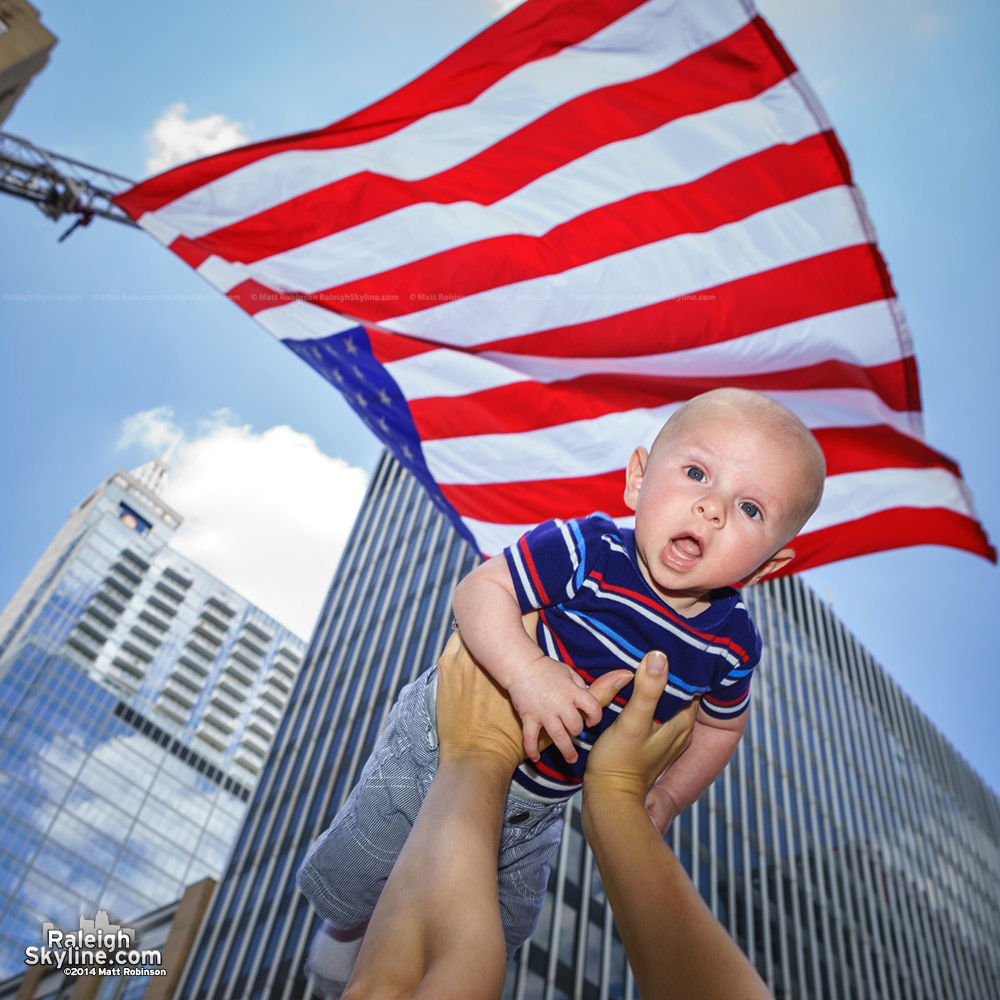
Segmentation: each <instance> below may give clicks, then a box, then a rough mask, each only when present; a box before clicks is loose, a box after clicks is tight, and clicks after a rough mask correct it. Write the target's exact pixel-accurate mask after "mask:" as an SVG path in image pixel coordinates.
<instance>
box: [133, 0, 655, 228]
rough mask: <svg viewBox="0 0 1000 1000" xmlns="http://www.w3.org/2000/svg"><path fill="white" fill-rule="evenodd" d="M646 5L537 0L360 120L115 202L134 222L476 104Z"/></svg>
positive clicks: (209, 162) (172, 175) (218, 162)
mask: <svg viewBox="0 0 1000 1000" xmlns="http://www.w3.org/2000/svg"><path fill="white" fill-rule="evenodd" d="M642 3H643V0H588V2H587V3H586V4H580V3H578V2H576V0H532V2H531V3H530V4H525V5H523V6H520V7H516V8H515V9H514V10H512V11H511V12H510V13H509V14H507V16H506V17H504V18H502V19H501V20H499V21H497V22H496V23H495V24H492V25H490V26H489V27H488V28H486V29H485V30H484V31H482V32H480V33H479V34H478V35H476V36H475V37H474V38H472V39H470V40H469V41H468V42H466V43H465V44H464V45H463V46H461V48H459V49H456V50H455V51H454V52H453V53H452V54H451V55H450V56H447V57H446V58H444V59H443V60H442V61H441V62H439V63H437V65H435V66H432V67H431V68H430V69H429V70H427V72H426V73H422V74H421V75H420V76H418V77H417V78H416V79H415V80H413V81H411V82H410V83H409V84H407V85H405V86H404V87H402V88H401V89H399V90H397V91H395V92H394V93H392V94H389V95H388V96H387V97H384V98H382V100H380V101H376V102H375V103H374V104H370V105H369V106H368V107H367V108H364V109H363V110H361V111H358V112H357V113H356V114H353V115H350V116H348V117H347V118H342V119H341V120H340V121H338V122H335V123H334V124H333V125H329V126H327V127H326V128H323V129H318V130H316V131H314V132H303V133H301V134H299V135H291V136H286V137H284V138H280V139H271V140H268V141H266V142H257V143H253V144H252V145H250V146H243V147H241V148H239V149H235V150H229V151H227V152H224V153H218V154H216V155H215V156H210V157H206V158H205V159H203V160H196V161H195V162H194V163H187V164H184V165H182V166H180V167H176V168H174V169H173V170H170V171H168V172H167V173H164V174H159V175H158V176H156V177H153V178H150V180H148V181H145V182H144V183H142V184H138V185H136V186H135V187H134V188H132V189H131V190H129V191H127V192H125V193H124V194H122V195H118V196H117V197H116V198H115V199H114V201H115V202H116V203H117V204H118V205H119V206H120V207H121V208H122V209H124V210H125V211H126V212H128V214H129V215H131V216H132V218H133V219H138V218H139V216H140V215H142V214H143V213H145V212H153V211H156V210H157V209H158V208H162V207H163V206H164V205H166V204H168V203H169V202H171V201H173V200H174V199H176V198H178V197H180V196H181V195H183V194H185V193H187V192H188V191H193V190H194V189H196V188H199V187H202V186H203V185H205V184H208V183H210V182H211V181H214V180H216V179H217V178H219V177H223V176H225V175H226V174H229V173H232V172H233V171H234V170H238V169H239V168H240V167H244V166H246V165H247V164H248V163H254V162H256V161H257V160H260V159H263V158H264V157H267V156H272V155H274V154H275V153H281V152H286V151H288V150H303V149H332V148H337V147H342V146H356V145H359V144H361V143H363V142H371V141H373V140H375V139H380V138H382V136H385V135H389V134H391V133H392V132H396V131H399V130H400V129H402V128H405V127H406V126H407V125H409V124H411V123H412V122H414V121H417V120H418V119H420V118H423V117H424V116H425V115H428V114H432V113H433V112H435V111H443V110H444V109H446V108H453V107H458V106H460V105H462V104H468V103H470V102H471V101H473V100H475V99H476V98H477V97H478V96H479V95H480V94H481V93H482V92H483V91H485V90H487V89H488V88H489V87H491V86H493V84H494V83H496V82H497V81H498V80H501V79H503V77H505V76H506V75H507V74H508V73H510V72H511V71H512V70H515V69H517V68H518V67H519V66H523V65H526V64H527V63H530V62H534V61H536V60H538V59H544V58H546V57H548V56H552V55H555V54H556V53H557V52H560V51H561V50H562V49H564V48H568V47H569V46H572V45H576V44H578V43H579V42H581V41H583V40H584V39H586V38H589V37H590V36H591V35H592V34H593V33H594V32H596V31H600V30H601V28H604V27H606V26H607V25H608V24H611V23H612V22H614V21H616V20H618V18H620V17H622V16H623V15H625V14H627V13H629V11H631V10H634V9H635V8H636V7H641V6H642Z"/></svg>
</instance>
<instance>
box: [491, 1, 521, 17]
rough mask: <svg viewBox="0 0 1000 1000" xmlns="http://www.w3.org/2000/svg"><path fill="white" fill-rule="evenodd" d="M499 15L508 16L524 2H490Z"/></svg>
mask: <svg viewBox="0 0 1000 1000" xmlns="http://www.w3.org/2000/svg"><path fill="white" fill-rule="evenodd" d="M490 2H491V4H492V6H493V9H494V10H495V11H496V12H497V14H506V13H507V12H508V11H511V10H513V9H514V8H515V7H520V6H521V4H522V3H524V0H490Z"/></svg>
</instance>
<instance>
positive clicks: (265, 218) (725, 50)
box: [198, 23, 843, 319]
mask: <svg viewBox="0 0 1000 1000" xmlns="http://www.w3.org/2000/svg"><path fill="white" fill-rule="evenodd" d="M762 46H763V43H762V40H761V36H760V32H759V31H758V30H757V27H756V25H755V24H753V23H750V24H747V25H746V26H745V27H744V28H742V29H740V30H739V31H737V32H735V33H734V34H732V35H730V36H729V37H728V38H725V39H723V40H721V41H719V42H717V43H716V44H714V45H711V46H709V47H708V48H706V49H701V50H699V51H697V52H694V53H692V54H691V55H690V56H688V57H687V58H685V59H682V60H680V61H678V62H677V63H674V64H673V65H672V66H668V67H666V68H665V69H663V70H661V71H660V72H658V73H654V74H651V75H650V76H646V77H642V78H640V79H638V80H629V81H626V82H624V83H619V84H615V85H613V86H609V87H602V88H600V89H598V90H595V91H591V92H590V93H587V94H582V95H580V96H579V97H577V98H574V99H573V100H570V101H567V102H566V103H565V104H562V105H560V106H559V107H556V108H554V109H552V110H551V111H549V112H547V113H546V114H544V115H542V116H541V117H540V118H538V119H536V120H535V121H532V122H530V123H529V124H527V125H525V126H524V127H523V128H521V129H519V130H517V131H516V132H514V133H513V134H512V135H510V136H507V137H505V138H503V139H501V140H500V141H499V142H497V143H495V144H494V145H492V146H490V147H489V148H488V149H485V150H483V151H482V152H481V153H478V154H477V155H475V156H471V157H470V158H469V159H467V160H465V161H464V162H462V163H460V164H458V165H457V166H455V167H452V168H450V169H449V170H445V171H442V172H441V173H438V174H435V175H432V176H430V177H422V178H419V179H418V180H414V181H407V180H401V179H399V178H397V177H393V176H388V175H384V174H376V173H372V172H370V171H361V172H359V173H357V174H354V175H353V176H351V177H347V178H344V179H343V180H339V181H337V182H335V183H333V184H329V185H326V186H324V187H321V188H318V189H316V190H314V191H309V192H307V193H306V194H303V195H300V196H299V197H297V198H293V199H291V200H290V201H287V202H284V203H282V204H281V205H277V206H275V207H274V208H271V209H268V210H267V211H265V212H261V213H259V214H258V215H254V216H251V217H250V218H248V219H243V220H241V221H240V222H237V223H234V224H233V225H231V226H226V227H224V228H222V229H218V230H216V231H215V232H213V233H208V234H206V235H205V236H202V237H200V238H199V240H198V242H199V243H200V244H201V245H202V246H203V247H205V248H206V249H208V250H210V251H211V252H212V253H215V254H218V255H219V256H221V257H223V258H225V259H226V260H230V261H235V262H244V263H246V262H251V261H255V260H259V259H261V258H262V257H270V256H272V255H273V254H277V253H282V252H284V251H287V250H290V249H292V248H294V247H297V246H300V245H302V244H304V243H310V242H312V241H313V240H318V239H321V238H323V237H325V236H329V235H331V234H332V233H337V232H341V231H343V230H345V229H350V228H351V227H352V226H357V225H360V224H361V223H364V222H367V221H369V220H371V219H375V218H378V217H380V216H383V215H387V214H388V213H390V212H395V211H399V210H400V209H404V208H407V207H409V206H411V205H417V204H422V203H437V204H451V203H454V202H459V201H470V202H473V203H476V204H480V205H491V204H494V203H495V202H497V201H499V200H500V199H502V198H505V197H507V196H508V195H510V194H512V193H513V192H515V191H518V190H520V189H521V188H522V187H524V186H525V185H527V184H529V183H531V182H532V181H534V180H536V179H537V178H538V177H539V176H540V175H542V174H545V173H549V172H550V171H552V170H555V169H557V168H558V167H560V166H563V165H564V164H566V163H571V162H572V161H573V160H575V159H577V158H579V157H581V156H584V155H585V154H587V153H590V152H591V151H593V150H595V149H598V148H600V147H601V146H604V145H607V144H608V143H610V142H618V141H620V140H623V139H629V138H632V137H634V136H639V135H644V134H645V133H647V132H650V131H652V130H653V129H655V128H659V127H660V126H662V125H664V124H666V123H667V122H671V121H674V120H676V119H678V118H682V117H685V116H687V115H692V114H698V113H699V112H703V111H707V110H710V109H712V108H715V107H719V106H720V105H724V104H729V103H731V102H734V101H743V100H747V99H749V98H751V97H755V96H756V95H758V94H759V93H761V92H762V91H764V90H767V89H768V88H769V87H772V86H774V84H776V83H778V82H779V81H780V80H782V79H783V78H784V77H785V75H786V74H785V71H784V70H783V69H782V68H781V67H780V66H779V65H777V64H776V63H774V62H770V61H766V60H762V58H761V55H762V53H761V49H762ZM734 61H735V62H740V61H742V63H743V64H744V65H746V66H747V67H750V69H748V71H747V72H746V73H741V74H724V73H719V72H718V71H717V69H718V66H719V65H720V64H723V65H724V64H726V63H732V62H734ZM581 121H585V122H587V123H588V127H587V128H586V129H581V128H580V122H581ZM819 144H820V145H821V146H822V159H823V160H824V161H826V162H827V163H830V164H831V165H832V166H833V167H834V172H833V173H834V177H833V179H831V180H830V181H829V184H837V183H841V182H842V179H843V178H842V174H841V172H840V170H839V169H837V168H836V164H833V163H832V161H831V160H830V156H829V151H828V148H827V144H826V141H825V140H823V139H820V140H819ZM539 147H543V148H546V149H547V150H548V151H549V152H548V155H547V156H546V157H545V158H544V159H543V158H540V157H539V156H538V149H539ZM770 187H771V189H772V190H775V191H777V185H776V184H773V183H772V184H771V185H770ZM748 190H749V189H744V190H742V191H740V190H739V189H737V190H736V191H733V192H731V193H730V196H729V200H730V201H731V202H734V203H737V204H738V203H739V201H740V195H741V194H742V195H745V194H747V193H748ZM778 193H779V194H780V192H778ZM789 197H792V196H791V195H787V196H786V197H785V198H783V199H782V200H787V198H789ZM609 252H611V251H609ZM542 273H545V272H542ZM343 287H345V288H348V287H350V286H343ZM411 287H412V286H411ZM417 287H420V286H419V285H418V286H417ZM370 318H372V319H375V318H376V317H375V315H374V314H373V315H372V316H371V317H370Z"/></svg>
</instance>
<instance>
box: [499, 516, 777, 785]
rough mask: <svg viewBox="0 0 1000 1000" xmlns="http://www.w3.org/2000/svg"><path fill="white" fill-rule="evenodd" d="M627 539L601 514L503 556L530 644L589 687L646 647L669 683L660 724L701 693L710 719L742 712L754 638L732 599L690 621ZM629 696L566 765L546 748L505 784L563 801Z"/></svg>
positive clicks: (625, 692) (625, 695) (542, 528)
mask: <svg viewBox="0 0 1000 1000" xmlns="http://www.w3.org/2000/svg"><path fill="white" fill-rule="evenodd" d="M634 534H635V533H634V532H633V531H632V530H631V529H629V528H620V527H619V526H618V525H616V524H615V523H614V521H612V520H611V519H610V518H609V517H607V516H606V515H604V514H592V515H591V516H590V517H587V518H582V519H579V520H573V521H558V520H553V521H545V522H544V523H542V524H540V525H538V527H536V528H533V529H532V530H531V531H529V532H528V533H527V534H525V535H523V536H522V537H521V538H520V539H518V541H517V542H515V544H514V545H512V546H510V547H509V548H507V549H505V550H504V555H505V557H506V559H507V565H508V567H509V568H510V573H511V576H512V577H513V579H514V586H515V589H516V591H517V599H518V603H519V605H520V607H521V612H522V614H527V613H528V612H530V611H534V610H537V611H539V619H538V631H537V635H536V639H537V641H538V644H539V646H540V647H541V648H542V649H543V650H544V651H545V653H546V654H547V655H548V656H551V657H552V658H553V659H556V660H561V661H562V662H563V663H566V664H568V665H569V666H570V667H572V668H573V669H574V670H575V671H576V672H577V673H578V674H579V675H580V676H581V677H583V678H584V680H586V681H587V682H588V683H590V682H591V681H593V680H594V679H595V678H596V677H598V676H599V675H600V674H603V673H607V672H608V671H609V670H616V669H620V668H622V667H628V668H629V669H631V670H633V671H634V670H635V669H636V667H638V665H639V663H640V661H641V660H642V658H643V657H644V656H645V655H646V653H648V652H649V651H650V650H651V649H660V650H663V652H664V653H666V654H667V659H668V661H669V675H670V676H669V681H668V683H667V688H666V690H665V691H664V693H663V695H662V697H661V698H660V701H659V704H658V705H657V709H656V718H657V719H658V720H659V721H661V722H664V721H666V720H667V719H669V718H671V717H672V716H673V715H675V714H676V713H677V712H679V711H680V710H681V709H682V708H684V706H685V705H687V704H689V703H690V702H691V699H692V698H694V697H695V696H696V695H701V696H702V701H701V707H702V709H703V710H704V711H705V712H707V713H708V714H709V715H713V716H715V717H716V718H731V717H733V716H736V715H739V714H740V713H741V712H745V711H746V709H747V705H748V704H749V700H750V678H751V675H752V673H753V668H754V667H755V666H756V664H757V662H758V660H759V659H760V648H761V643H760V635H759V633H758V632H757V629H756V627H755V626H754V624H753V622H752V621H751V620H750V616H749V615H748V613H747V609H746V606H745V605H744V604H743V601H742V599H741V598H740V595H739V593H738V592H737V591H736V590H733V589H732V588H729V587H727V588H723V589H722V590H719V591H717V592H715V593H714V594H713V595H712V604H711V606H710V607H708V608H706V609H705V610H704V611H702V612H701V613H700V614H698V615H697V616H695V617H694V618H685V617H684V616H683V615H681V614H679V613H678V612H676V611H674V610H673V609H672V608H670V607H668V606H667V605H666V604H664V603H663V601H662V600H661V599H660V598H659V597H658V596H657V594H656V593H655V592H654V591H653V590H652V588H651V587H650V586H649V584H648V583H647V582H646V579H645V577H643V575H642V572H641V571H640V569H639V563H638V560H637V558H636V553H635V537H634ZM631 693H632V685H631V684H629V685H628V686H627V687H625V688H623V689H622V691H621V693H620V694H619V696H618V697H617V698H616V699H615V701H614V702H613V703H612V704H611V705H610V706H609V707H608V708H607V709H605V711H604V716H603V718H602V720H601V722H600V723H599V724H598V725H596V726H588V727H587V728H586V729H584V730H583V732H582V733H581V734H580V735H579V736H578V737H576V738H575V740H574V742H575V744H576V746H577V749H578V751H579V758H578V759H577V761H576V762H575V763H573V764H567V763H566V761H565V760H564V759H563V756H562V754H561V753H559V751H558V750H557V749H556V748H555V747H554V746H552V747H549V748H548V749H547V750H545V751H543V752H542V754H541V759H540V760H539V761H538V762H537V763H531V762H530V761H528V762H525V763H524V764H522V765H521V767H520V768H519V769H518V771H517V772H516V773H515V775H514V782H515V783H516V784H517V785H519V786H520V787H521V788H522V790H524V791H526V792H528V793H530V794H531V795H532V797H541V798H544V799H552V800H559V799H566V798H568V797H569V796H570V795H572V794H573V792H575V791H576V790H577V789H579V787H580V785H581V783H582V781H583V771H584V768H585V767H586V762H587V755H588V753H589V751H590V748H591V747H592V746H593V743H594V740H596V739H597V737H598V736H599V735H600V733H602V732H603V731H604V730H605V729H606V728H607V727H608V726H609V725H610V724H611V723H612V722H613V721H614V720H615V719H616V718H617V717H618V713H619V712H621V710H622V706H623V705H624V704H626V703H627V701H628V699H629V696H630V695H631Z"/></svg>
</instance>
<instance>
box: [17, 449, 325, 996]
mask: <svg viewBox="0 0 1000 1000" xmlns="http://www.w3.org/2000/svg"><path fill="white" fill-rule="evenodd" d="M165 475H166V468H165V466H163V465H162V463H160V462H153V463H150V464H149V465H148V466H144V467H143V468H142V469H140V470H136V472H134V473H127V472H123V471H119V472H116V473H115V474H114V475H113V476H111V477H110V478H109V479H108V480H107V481H106V482H105V483H104V484H103V485H102V486H101V487H100V488H99V489H98V490H97V491H95V492H94V493H93V494H92V495H91V496H90V497H88V498H87V499H86V500H85V501H84V502H83V503H82V504H80V506H79V507H77V508H76V510H74V511H73V512H72V514H71V515H70V517H69V519H68V521H67V522H66V524H65V525H64V526H63V528H62V529H61V530H60V531H59V532H58V534H57V535H56V537H55V538H54V539H53V541H52V543H51V544H50V545H49V547H48V548H47V549H46V551H45V553H44V554H43V555H42V557H41V558H40V559H39V561H38V563H37V564H36V565H35V567H34V568H33V569H32V570H31V572H30V573H29V574H28V576H27V578H26V579H25V580H24V582H23V584H22V585H21V587H20V588H19V589H18V591H17V592H16V593H15V594H14V596H13V598H12V599H11V601H10V602H9V603H8V605H7V606H6V608H5V609H4V610H3V612H2V613H0V978H3V977H4V976H7V975H10V974H13V973H14V972H18V971H24V964H23V962H24V948H25V947H26V946H28V945H39V944H41V943H42V941H41V933H42V930H41V928H42V923H43V922H45V921H52V922H53V923H54V924H55V925H56V926H57V927H61V928H63V929H73V928H77V927H79V921H80V917H81V916H84V917H87V918H93V917H94V916H95V914H96V912H97V910H98V909H103V910H107V911H108V912H109V913H110V914H111V916H112V919H113V920H115V921H116V922H121V923H126V924H127V923H128V922H129V921H131V920H134V919H136V918H138V917H140V916H142V915H143V914H145V913H148V912H149V911H151V910H154V909H156V908H157V907H159V906H162V905H164V904H166V903H171V902H174V901H175V900H177V899H179V898H180V896H181V895H182V893H183V891H184V887H185V886H187V885H190V884H191V883H193V882H196V881H198V880H200V879H202V878H204V877H205V876H212V877H215V878H218V876H219V875H220V874H221V872H222V870H223V867H224V865H225V861H226V858H227V856H228V854H229V850H230V848H231V847H232V843H233V840H234V839H235V836H236V833H237V831H238V830H239V828H240V825H241V823H242V820H243V817H244V814H245V812H246V809H247V803H248V801H249V798H250V792H251V790H252V788H253V786H254V784H255V783H256V781H257V777H258V775H259V773H260V771H261V769H262V767H263V761H264V758H265V756H266V754H267V751H268V749H269V747H270V742H271V738H272V737H273V735H274V732H275V728H276V726H277V723H278V720H279V718H280V715H281V712H282V710H283V708H284V704H285V701H286V699H287V697H288V693H289V692H290V691H291V689H292V686H293V684H294V681H295V678H296V676H297V674H298V670H299V665H300V662H301V659H302V655H303V653H304V651H305V643H304V642H302V640H300V639H299V638H297V637H296V636H295V635H293V634H292V633H291V632H289V631H288V630H287V629H286V628H284V626H282V625H281V624H279V623H278V622H276V621H275V620H274V619H272V618H270V617H269V616H267V615H266V614H264V613H263V612H262V611H260V610H259V609H258V608H256V607H255V606H254V605H252V604H250V603H249V602H248V601H246V600H245V599H244V598H242V597H241V596H240V595H239V594H237V593H236V592H235V591H233V590H232V589H231V588H229V587H227V586H226V585H225V584H223V583H222V582H220V581H219V580H217V579H216V578H215V577H214V576H212V575H211V574H210V573H208V572H206V571H205V570H204V569H202V568H201V567H199V566H197V565H195V564H193V563H192V562H191V561H190V560H188V559H185V558H184V557H183V556H181V555H180V554H178V553H177V552H175V551H174V550H173V549H171V548H170V545H169V542H170V539H171V537H172V535H173V533H174V531H175V530H176V529H177V527H178V526H179V525H180V523H181V519H180V517H179V515H178V514H177V513H176V512H175V511H173V510H172V509H171V508H170V507H169V506H167V505H166V504H165V503H164V502H163V501H162V499H161V497H160V489H161V487H162V485H163V480H164V477H165Z"/></svg>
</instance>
